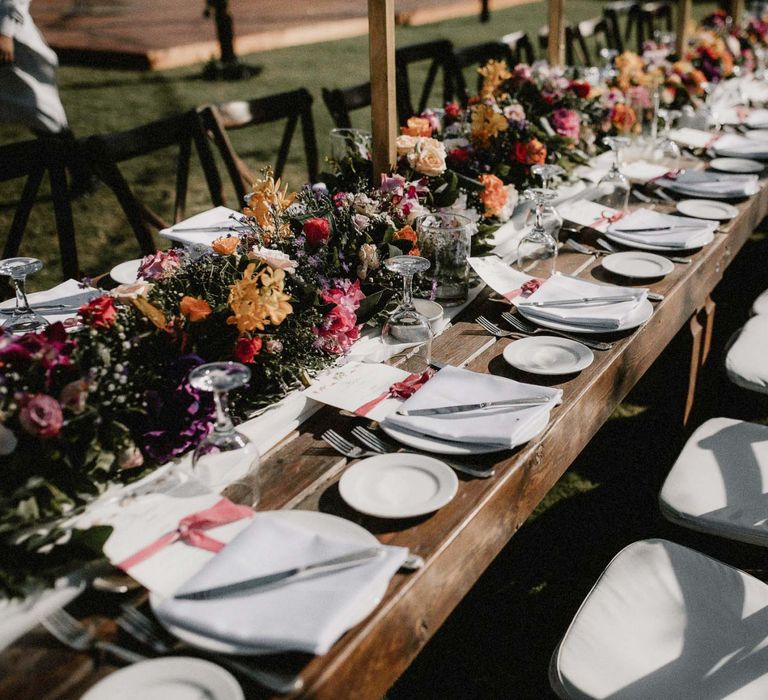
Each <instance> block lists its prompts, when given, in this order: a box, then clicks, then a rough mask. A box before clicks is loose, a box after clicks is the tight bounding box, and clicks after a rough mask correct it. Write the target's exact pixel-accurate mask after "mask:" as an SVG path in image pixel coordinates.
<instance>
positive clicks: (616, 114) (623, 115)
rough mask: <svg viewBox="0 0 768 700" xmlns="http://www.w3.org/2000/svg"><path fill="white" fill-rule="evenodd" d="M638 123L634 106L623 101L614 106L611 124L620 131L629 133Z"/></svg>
mask: <svg viewBox="0 0 768 700" xmlns="http://www.w3.org/2000/svg"><path fill="white" fill-rule="evenodd" d="M636 123H637V115H636V114H635V110H634V109H632V107H630V106H629V105H625V104H622V103H621V102H619V103H618V104H615V105H614V106H613V109H612V110H611V124H613V125H614V126H615V127H616V128H617V129H618V130H619V131H620V132H622V133H628V132H629V131H630V129H632V127H633V126H634V125H635V124H636Z"/></svg>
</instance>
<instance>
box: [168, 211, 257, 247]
mask: <svg viewBox="0 0 768 700" xmlns="http://www.w3.org/2000/svg"><path fill="white" fill-rule="evenodd" d="M232 215H234V216H235V217H236V219H232V218H230V217H231V216H232ZM242 216H243V215H242V213H241V212H239V211H235V210H234V209H230V208H229V207H214V208H213V209H208V210H207V211H204V212H201V213H200V214H196V215H195V216H191V217H190V218H189V219H184V221H179V223H177V224H174V225H173V226H169V227H168V228H164V229H161V230H160V235H161V236H163V237H164V238H167V239H169V240H171V241H177V242H178V243H183V244H184V245H191V246H200V247H208V246H210V245H211V243H213V242H214V241H215V240H216V239H217V238H223V237H224V236H227V235H229V234H232V235H235V234H236V233H237V230H234V229H237V228H238V221H239V220H240V219H241V218H242ZM184 229H195V230H194V231H191V230H187V231H185V230H184ZM229 229H233V230H229Z"/></svg>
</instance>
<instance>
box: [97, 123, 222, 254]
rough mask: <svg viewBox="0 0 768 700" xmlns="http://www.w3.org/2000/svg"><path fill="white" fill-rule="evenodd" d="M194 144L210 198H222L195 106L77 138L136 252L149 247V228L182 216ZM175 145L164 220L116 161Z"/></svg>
mask: <svg viewBox="0 0 768 700" xmlns="http://www.w3.org/2000/svg"><path fill="white" fill-rule="evenodd" d="M193 144H194V145H195V149H196V151H197V155H198V158H199V159H200V164H201V166H202V170H203V174H204V175H205V179H206V183H207V185H208V191H209V193H210V196H211V202H212V204H213V205H214V206H220V205H222V204H223V203H224V198H223V194H222V183H221V178H220V177H219V173H218V170H217V168H216V162H215V160H214V157H213V153H212V151H211V149H210V146H209V144H208V139H207V137H206V134H205V131H204V130H203V128H202V124H201V123H200V119H199V117H198V114H197V111H196V110H191V111H189V112H185V113H183V114H179V115H176V116H173V117H168V118H166V119H160V120H158V121H155V122H150V123H149V124H144V125H143V126H139V127H136V128H134V129H129V130H127V131H121V132H117V133H113V134H100V135H96V136H91V137H89V138H87V139H85V140H84V141H83V149H84V150H85V151H86V153H87V154H88V157H89V160H90V164H91V166H92V168H93V171H94V172H95V174H96V175H97V176H98V177H99V178H100V179H101V180H102V181H103V182H105V183H106V184H107V186H108V187H109V188H110V189H111V190H112V192H114V194H115V196H116V197H117V201H118V202H119V203H120V205H121V206H122V208H123V211H124V212H125V215H126V217H127V218H128V222H129V223H130V225H131V228H132V229H133V232H134V235H135V236H136V240H137V241H138V243H139V247H140V248H141V251H142V253H144V254H145V255H146V254H148V253H152V252H153V251H154V250H155V247H156V246H155V243H154V241H153V239H152V228H156V229H161V228H166V227H167V226H170V225H171V223H176V222H178V221H181V220H182V219H184V218H185V211H186V200H187V189H188V183H189V170H190V162H191V156H192V145H193ZM167 148H177V149H178V158H177V162H176V189H175V200H174V208H173V220H172V221H171V222H168V221H166V220H165V219H163V218H162V217H161V216H160V215H158V214H157V213H156V212H154V211H153V210H152V209H150V208H149V207H148V206H147V205H146V204H144V203H143V202H142V201H140V200H139V198H138V197H137V196H136V195H135V194H134V192H133V190H132V189H131V186H130V185H129V184H128V181H127V180H126V179H125V176H124V175H123V173H122V172H121V170H120V168H119V167H118V164H120V163H123V162H125V161H129V160H133V159H134V158H139V157H142V156H151V155H154V156H156V155H157V152H158V151H162V150H164V149H167Z"/></svg>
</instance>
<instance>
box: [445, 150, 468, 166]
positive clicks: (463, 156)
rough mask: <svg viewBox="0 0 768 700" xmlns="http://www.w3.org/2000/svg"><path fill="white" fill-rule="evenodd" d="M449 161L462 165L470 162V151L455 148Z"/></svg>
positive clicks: (449, 155) (450, 154) (449, 156)
mask: <svg viewBox="0 0 768 700" xmlns="http://www.w3.org/2000/svg"><path fill="white" fill-rule="evenodd" d="M448 159H449V160H450V161H452V162H453V163H457V164H458V165H462V164H463V163H466V162H467V161H468V160H469V151H468V150H467V149H466V148H454V149H453V150H452V151H451V152H450V153H449V154H448Z"/></svg>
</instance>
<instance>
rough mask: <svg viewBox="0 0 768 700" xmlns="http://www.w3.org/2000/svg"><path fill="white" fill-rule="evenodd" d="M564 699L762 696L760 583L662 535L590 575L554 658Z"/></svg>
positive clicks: (767, 665)
mask: <svg viewBox="0 0 768 700" xmlns="http://www.w3.org/2000/svg"><path fill="white" fill-rule="evenodd" d="M550 677H551V680H552V686H553V688H554V689H555V691H556V692H557V693H558V694H559V695H560V696H561V697H564V698H607V697H610V698H611V699H612V700H629V699H630V698H638V699H639V698H642V699H643V700H672V699H674V700H685V699H687V698H691V699H695V700H706V699H708V698H718V699H720V698H733V699H734V700H753V699H754V700H758V699H759V700H765V698H768V586H766V585H765V584H764V583H762V582H761V581H758V580H757V579H756V578H753V577H752V576H749V575H748V574H745V573H744V572H742V571H739V570H738V569H734V568H732V567H730V566H726V565H725V564H721V563H720V562H718V561H715V560H714V559H711V558H709V557H706V556H704V555H703V554H699V553H698V552H695V551H693V550H691V549H688V548H687V547H681V546H680V545H676V544H673V543H672V542H667V541H665V540H646V541H642V542H635V543H634V544H631V545H629V546H628V547H626V548H625V549H623V550H622V551H621V552H619V554H617V555H616V557H615V558H614V559H613V561H612V562H611V563H610V564H609V565H608V567H607V568H606V570H605V571H604V572H603V574H602V575H601V576H600V578H599V579H598V581H597V583H596V584H595V586H594V588H593V589H592V591H591V592H590V593H589V595H588V596H587V598H586V599H585V600H584V602H583V603H582V605H581V608H580V609H579V611H578V613H577V614H576V616H575V617H574V619H573V621H572V622H571V625H570V627H569V628H568V631H567V632H566V633H565V636H564V637H563V641H562V642H561V643H560V647H559V648H558V650H557V652H556V653H555V655H554V656H553V663H552V668H551V673H550Z"/></svg>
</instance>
